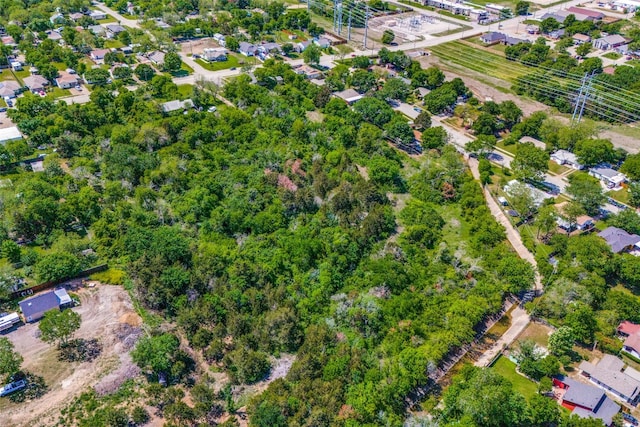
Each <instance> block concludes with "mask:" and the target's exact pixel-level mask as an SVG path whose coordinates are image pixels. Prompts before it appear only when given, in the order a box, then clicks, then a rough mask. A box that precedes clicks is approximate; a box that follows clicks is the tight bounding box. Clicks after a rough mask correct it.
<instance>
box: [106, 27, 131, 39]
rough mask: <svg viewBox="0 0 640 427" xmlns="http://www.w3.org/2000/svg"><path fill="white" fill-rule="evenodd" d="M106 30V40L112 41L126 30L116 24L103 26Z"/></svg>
mask: <svg viewBox="0 0 640 427" xmlns="http://www.w3.org/2000/svg"><path fill="white" fill-rule="evenodd" d="M105 27H106V29H107V38H110V39H114V38H116V37H117V36H118V34H120V33H123V32H125V31H126V30H125V29H124V27H123V26H122V25H118V24H108V25H105Z"/></svg>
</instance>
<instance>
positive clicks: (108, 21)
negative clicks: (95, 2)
mask: <svg viewBox="0 0 640 427" xmlns="http://www.w3.org/2000/svg"><path fill="white" fill-rule="evenodd" d="M116 22H118V20H117V19H116V18H114V17H113V16H111V15H107V17H106V18H104V19H98V23H100V24H115V23H116Z"/></svg>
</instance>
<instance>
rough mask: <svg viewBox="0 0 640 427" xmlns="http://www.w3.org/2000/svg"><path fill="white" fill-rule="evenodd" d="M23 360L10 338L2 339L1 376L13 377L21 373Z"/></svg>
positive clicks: (0, 355) (0, 351)
mask: <svg viewBox="0 0 640 427" xmlns="http://www.w3.org/2000/svg"><path fill="white" fill-rule="evenodd" d="M22 361H23V358H22V356H21V355H20V354H19V353H17V352H16V351H15V350H14V348H13V343H12V342H11V341H9V338H5V337H1V338H0V375H5V376H11V375H13V374H15V373H16V372H18V371H20V366H21V365H22Z"/></svg>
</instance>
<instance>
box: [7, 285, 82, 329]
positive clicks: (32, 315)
mask: <svg viewBox="0 0 640 427" xmlns="http://www.w3.org/2000/svg"><path fill="white" fill-rule="evenodd" d="M72 303H73V301H72V300H71V297H70V296H69V294H67V291H66V290H65V289H64V288H58V289H55V290H51V291H47V292H43V293H41V294H38V295H35V296H33V297H31V298H27V299H25V300H22V301H20V302H19V303H18V305H19V306H20V310H22V315H23V316H24V320H25V321H26V322H35V321H37V320H40V319H41V318H42V317H43V316H44V314H45V313H46V312H47V311H50V310H55V309H58V310H59V309H60V308H63V307H70V306H71V305H72Z"/></svg>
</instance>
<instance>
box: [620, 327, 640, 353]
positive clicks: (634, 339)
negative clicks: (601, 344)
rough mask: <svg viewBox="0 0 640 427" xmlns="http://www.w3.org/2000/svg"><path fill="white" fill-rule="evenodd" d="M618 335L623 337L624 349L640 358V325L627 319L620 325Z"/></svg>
mask: <svg viewBox="0 0 640 427" xmlns="http://www.w3.org/2000/svg"><path fill="white" fill-rule="evenodd" d="M617 330H618V335H619V336H621V337H623V338H624V339H625V340H624V344H622V351H624V352H626V353H629V354H630V355H632V356H634V357H637V358H640V325H636V324H635V323H631V322H629V321H627V320H625V321H624V322H622V323H620V325H618V329H617Z"/></svg>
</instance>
